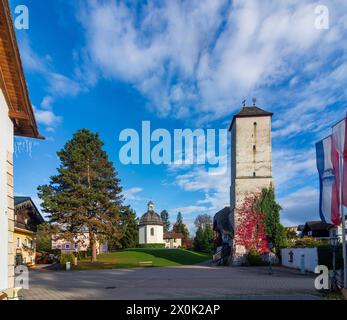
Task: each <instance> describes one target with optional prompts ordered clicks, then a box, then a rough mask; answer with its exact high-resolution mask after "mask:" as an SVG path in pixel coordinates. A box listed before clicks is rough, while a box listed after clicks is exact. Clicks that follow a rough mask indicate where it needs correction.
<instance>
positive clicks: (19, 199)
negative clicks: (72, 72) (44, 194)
mask: <svg viewBox="0 0 347 320" xmlns="http://www.w3.org/2000/svg"><path fill="white" fill-rule="evenodd" d="M30 200H31V198H30V197H14V205H15V206H17V205H19V204H21V203H24V202H27V201H30Z"/></svg>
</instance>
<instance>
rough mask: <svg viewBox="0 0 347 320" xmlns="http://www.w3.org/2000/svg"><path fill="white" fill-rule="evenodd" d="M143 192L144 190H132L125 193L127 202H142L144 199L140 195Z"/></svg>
mask: <svg viewBox="0 0 347 320" xmlns="http://www.w3.org/2000/svg"><path fill="white" fill-rule="evenodd" d="M140 192H142V188H130V189H127V190H124V191H123V195H124V197H125V199H126V200H131V201H140V200H142V198H141V197H140V196H138V194H139V193H140Z"/></svg>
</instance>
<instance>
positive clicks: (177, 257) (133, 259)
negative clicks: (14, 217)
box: [75, 249, 211, 270]
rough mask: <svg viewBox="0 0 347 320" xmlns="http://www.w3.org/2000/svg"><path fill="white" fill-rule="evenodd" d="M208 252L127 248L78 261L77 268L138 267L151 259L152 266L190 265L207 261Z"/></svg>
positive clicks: (208, 257)
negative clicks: (96, 257) (92, 261)
mask: <svg viewBox="0 0 347 320" xmlns="http://www.w3.org/2000/svg"><path fill="white" fill-rule="evenodd" d="M210 258H211V257H210V256H209V255H208V254H204V253H198V252H193V251H188V250H183V249H127V250H122V251H118V252H112V253H106V254H101V255H99V256H98V261H97V262H94V263H91V262H90V261H88V260H82V261H79V262H78V266H77V267H75V269H77V270H89V269H116V268H138V267H140V262H144V261H152V262H153V267H164V266H182V265H191V264H196V263H199V262H203V261H207V260H209V259H210Z"/></svg>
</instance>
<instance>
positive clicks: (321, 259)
mask: <svg viewBox="0 0 347 320" xmlns="http://www.w3.org/2000/svg"><path fill="white" fill-rule="evenodd" d="M317 251H318V264H319V265H324V266H327V267H328V268H329V270H332V268H333V251H332V248H331V246H330V245H324V246H318V247H317ZM342 268H343V257H342V244H340V245H339V246H338V248H337V250H336V269H342Z"/></svg>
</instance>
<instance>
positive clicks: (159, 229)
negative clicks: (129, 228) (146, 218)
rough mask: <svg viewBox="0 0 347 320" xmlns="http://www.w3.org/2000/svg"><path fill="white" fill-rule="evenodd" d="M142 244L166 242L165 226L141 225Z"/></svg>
mask: <svg viewBox="0 0 347 320" xmlns="http://www.w3.org/2000/svg"><path fill="white" fill-rule="evenodd" d="M152 228H153V229H154V235H153V236H152V235H151V229H152ZM139 243H140V244H154V243H164V228H163V226H156V225H147V226H141V227H140V229H139Z"/></svg>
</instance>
